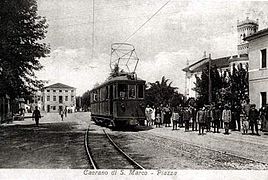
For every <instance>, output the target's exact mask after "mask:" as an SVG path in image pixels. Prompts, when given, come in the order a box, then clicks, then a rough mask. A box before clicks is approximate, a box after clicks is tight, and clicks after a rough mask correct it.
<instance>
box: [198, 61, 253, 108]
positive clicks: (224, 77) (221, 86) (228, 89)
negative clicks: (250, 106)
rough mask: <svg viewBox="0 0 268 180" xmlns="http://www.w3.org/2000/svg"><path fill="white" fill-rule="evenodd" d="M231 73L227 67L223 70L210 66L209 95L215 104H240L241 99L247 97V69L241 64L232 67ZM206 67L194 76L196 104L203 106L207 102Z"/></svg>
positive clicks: (207, 81)
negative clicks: (199, 74)
mask: <svg viewBox="0 0 268 180" xmlns="http://www.w3.org/2000/svg"><path fill="white" fill-rule="evenodd" d="M232 70H233V71H232V73H231V72H230V71H229V70H228V69H227V70H225V71H224V72H222V70H220V71H219V70H218V68H217V67H211V70H210V72H211V73H210V79H211V86H212V90H211V95H212V102H213V103H215V104H221V105H224V104H232V105H233V104H234V103H236V104H240V103H241V100H245V99H247V98H248V69H247V65H246V68H243V66H242V64H241V63H240V64H239V65H238V68H236V66H235V65H233V67H232ZM208 84H209V78H208V67H206V68H205V69H204V70H203V71H202V74H201V77H197V76H196V83H195V85H196V87H195V88H194V90H195V91H196V92H197V93H198V98H197V105H198V106H199V107H200V106H203V105H204V104H208V103H209V101H208V99H209V98H208V94H209V91H208Z"/></svg>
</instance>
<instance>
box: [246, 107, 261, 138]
mask: <svg viewBox="0 0 268 180" xmlns="http://www.w3.org/2000/svg"><path fill="white" fill-rule="evenodd" d="M258 119H259V112H258V110H257V109H256V105H255V104H252V105H251V108H250V110H249V127H250V128H251V133H252V135H254V127H255V131H256V135H257V136H260V134H259V132H258Z"/></svg>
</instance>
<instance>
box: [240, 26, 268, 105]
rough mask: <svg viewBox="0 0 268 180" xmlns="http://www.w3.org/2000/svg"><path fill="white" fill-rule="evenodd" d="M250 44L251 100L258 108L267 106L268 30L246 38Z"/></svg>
mask: <svg viewBox="0 0 268 180" xmlns="http://www.w3.org/2000/svg"><path fill="white" fill-rule="evenodd" d="M245 40H247V41H248V42H249V98H250V102H251V103H252V104H256V106H257V107H258V108H260V107H261V106H262V105H266V104H267V92H268V69H267V67H268V62H267V50H268V28H267V29H263V30H261V31H258V32H256V33H254V34H252V35H250V36H248V37H246V38H245Z"/></svg>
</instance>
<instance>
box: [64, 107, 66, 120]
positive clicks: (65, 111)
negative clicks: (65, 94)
mask: <svg viewBox="0 0 268 180" xmlns="http://www.w3.org/2000/svg"><path fill="white" fill-rule="evenodd" d="M64 114H65V117H67V107H66V106H65V108H64Z"/></svg>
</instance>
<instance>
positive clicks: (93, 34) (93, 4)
mask: <svg viewBox="0 0 268 180" xmlns="http://www.w3.org/2000/svg"><path fill="white" fill-rule="evenodd" d="M94 1H95V0H92V52H91V58H92V59H93V58H94V43H95V42H94V36H95V17H94V16H95V2H94Z"/></svg>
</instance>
